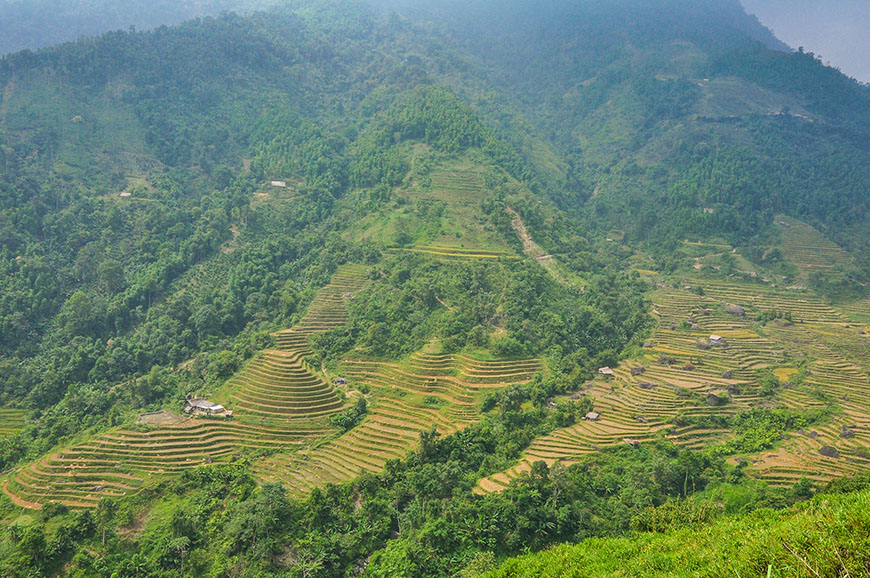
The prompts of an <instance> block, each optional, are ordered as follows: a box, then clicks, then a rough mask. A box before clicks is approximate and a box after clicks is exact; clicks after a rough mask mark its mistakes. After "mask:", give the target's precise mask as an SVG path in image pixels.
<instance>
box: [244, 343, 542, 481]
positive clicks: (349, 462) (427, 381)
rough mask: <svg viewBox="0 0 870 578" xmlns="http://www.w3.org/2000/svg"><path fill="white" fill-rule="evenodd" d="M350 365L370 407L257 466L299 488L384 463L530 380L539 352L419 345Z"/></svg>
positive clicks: (463, 421)
mask: <svg viewBox="0 0 870 578" xmlns="http://www.w3.org/2000/svg"><path fill="white" fill-rule="evenodd" d="M344 369H345V373H346V374H347V376H348V378H349V379H350V380H351V381H352V382H353V383H355V384H358V385H366V386H368V388H369V390H370V391H371V400H372V401H371V402H370V408H369V414H368V415H367V416H366V418H365V420H364V421H363V422H362V423H361V424H360V425H359V426H357V427H356V428H354V429H353V430H351V431H349V432H348V433H346V434H344V435H342V436H340V437H338V438H335V439H333V440H330V441H329V442H327V443H324V444H322V445H320V446H318V447H316V448H312V449H310V450H303V451H301V452H299V453H297V454H295V455H294V456H291V457H290V458H289V459H287V458H286V457H284V456H277V457H275V458H272V459H269V460H266V461H265V462H264V463H263V464H262V465H260V466H259V467H258V468H257V472H258V473H259V474H260V475H261V476H262V477H263V478H265V479H267V480H275V481H277V480H280V481H282V482H283V483H284V484H285V485H286V486H287V487H288V489H289V490H290V491H291V492H292V493H294V494H304V493H305V492H307V491H309V490H310V489H311V488H313V487H316V486H322V485H324V484H327V483H340V482H344V481H348V480H351V479H353V478H355V477H356V476H358V475H360V474H362V473H365V472H377V471H380V470H381V469H383V467H384V466H385V465H386V463H387V461H388V460H391V459H395V458H402V457H404V456H405V454H406V453H407V452H408V451H410V450H413V449H414V448H415V447H416V445H417V443H418V441H419V435H420V432H421V431H424V430H429V429H431V428H432V427H433V426H434V427H436V428H437V430H438V432H439V433H441V434H442V435H443V434H450V433H453V432H455V431H457V430H459V429H462V428H464V427H466V426H467V425H469V424H471V423H473V422H474V421H475V420H476V419H478V417H479V411H478V408H477V404H478V403H479V401H480V400H481V398H482V395H483V394H484V393H485V392H486V391H488V390H492V389H495V388H501V387H505V386H507V385H510V384H513V383H521V382H525V381H528V380H530V379H531V378H532V376H533V375H534V374H535V373H537V372H538V371H541V370H542V369H543V366H542V364H541V362H540V361H538V360H534V359H531V360H520V361H481V360H476V359H473V358H471V357H467V356H454V355H431V354H424V353H416V354H414V355H412V356H411V357H410V358H409V359H407V360H406V361H405V362H403V363H382V362H371V361H362V360H348V361H346V362H345V363H344Z"/></svg>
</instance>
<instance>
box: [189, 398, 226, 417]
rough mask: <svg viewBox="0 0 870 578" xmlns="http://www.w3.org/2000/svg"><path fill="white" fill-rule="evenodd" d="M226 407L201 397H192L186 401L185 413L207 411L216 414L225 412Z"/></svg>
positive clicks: (206, 412)
mask: <svg viewBox="0 0 870 578" xmlns="http://www.w3.org/2000/svg"><path fill="white" fill-rule="evenodd" d="M225 411H226V408H225V407H224V406H222V405H219V404H217V403H213V402H211V401H209V400H207V399H203V398H201V397H191V398H188V399H187V400H185V402H184V413H205V414H209V415H214V414H218V413H224V412H225Z"/></svg>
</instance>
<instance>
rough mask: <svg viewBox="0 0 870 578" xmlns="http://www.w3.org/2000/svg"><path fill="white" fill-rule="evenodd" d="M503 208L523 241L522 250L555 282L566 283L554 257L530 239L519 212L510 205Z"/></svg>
mask: <svg viewBox="0 0 870 578" xmlns="http://www.w3.org/2000/svg"><path fill="white" fill-rule="evenodd" d="M505 208H506V209H507V211H508V212H509V213H510V214H511V216H512V217H513V218H512V219H511V227H513V229H514V231H516V233H517V237H519V238H520V241H522V243H523V252H524V253H525V254H526V255H528V256H529V257H531V258H532V259H534V260H535V261H537V262H538V264H540V265H541V267H543V268H544V269H546V270H547V273H549V274H550V276H551V277H553V279H555V280H556V282H557V283H559V284H560V285H567V284H568V281H567V280H566V279H565V277H564V276H562V274H561V273H560V272H559V268H558V267H557V266H556V259H555V258H554V257H553V256H552V255H548V254H547V252H546V251H544V249H543V248H542V247H541V246H540V245H538V244H537V243H535V241H534V240H532V236H531V235H530V234H529V231H528V229H526V225H525V224H524V223H523V219H522V218H521V217H520V214H519V213H518V212H516V211H515V210H514V209H512V208H511V207H505Z"/></svg>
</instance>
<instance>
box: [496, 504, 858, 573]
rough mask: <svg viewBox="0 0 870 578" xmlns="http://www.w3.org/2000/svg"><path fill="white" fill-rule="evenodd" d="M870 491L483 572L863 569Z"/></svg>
mask: <svg viewBox="0 0 870 578" xmlns="http://www.w3.org/2000/svg"><path fill="white" fill-rule="evenodd" d="M868 528H870V490H864V491H860V492H856V493H853V494H844V495H834V496H831V495H824V496H819V497H817V498H815V499H813V500H812V501H810V502H807V503H803V504H800V505H798V506H796V507H794V508H792V509H790V510H783V511H774V510H768V509H764V510H758V511H756V512H753V513H751V514H748V515H744V516H735V517H726V518H723V519H720V520H717V521H716V522H714V523H712V524H710V525H703V526H698V525H691V524H690V525H688V526H684V527H680V528H676V526H675V528H674V529H673V530H671V531H669V532H667V533H633V534H631V535H628V536H625V537H621V538H609V539H590V540H586V541H584V542H582V543H581V544H578V545H573V546H568V545H563V546H558V547H556V548H553V549H552V550H549V551H546V552H542V553H539V554H534V555H530V556H525V557H521V558H517V559H513V560H509V561H508V562H506V563H505V564H504V565H503V566H501V568H499V569H498V570H496V571H494V572H491V573H489V574H486V575H485V576H486V577H487V578H508V577H510V578H523V577H526V576H528V577H531V576H534V577H535V578H557V577H559V578H572V577H576V578H579V577H581V576H582V577H584V578H595V577H598V576H602V577H604V576H606V577H608V578H612V577H614V576H632V577H634V578H645V577H650V578H651V577H659V576H668V577H671V578H683V577H685V578H689V577H700V576H704V577H709V578H714V577H719V576H721V577H725V576H728V577H734V576H742V577H749V576H771V577H777V578H779V577H786V576H788V577H790V578H800V577H819V576H864V575H866V573H867V568H868V563H870V557H868V552H870V549H868V545H870V531H868Z"/></svg>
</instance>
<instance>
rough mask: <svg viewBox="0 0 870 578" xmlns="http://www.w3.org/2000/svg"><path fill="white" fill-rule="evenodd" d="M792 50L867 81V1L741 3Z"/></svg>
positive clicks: (869, 20)
mask: <svg viewBox="0 0 870 578" xmlns="http://www.w3.org/2000/svg"><path fill="white" fill-rule="evenodd" d="M741 1H742V2H743V6H744V7H746V11H747V12H750V13H752V14H755V15H756V16H758V19H759V20H761V23H762V24H764V25H765V26H767V27H768V28H770V29H771V30H773V32H774V33H775V34H776V36H777V37H778V38H779V39H780V40H782V41H783V42H785V43H786V44H788V45H789V46H791V47H793V48H797V47H798V46H803V47H804V49H805V50H806V51H807V52H814V53H816V54H819V55H821V57H822V60H823V61H824V62H825V63H826V64H827V63H830V64H831V66H836V67H838V68H839V69H840V70H842V71H843V72H844V73H846V74H848V75H849V76H853V77H855V78H857V79H858V80H860V81H862V82H870V0H741Z"/></svg>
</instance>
